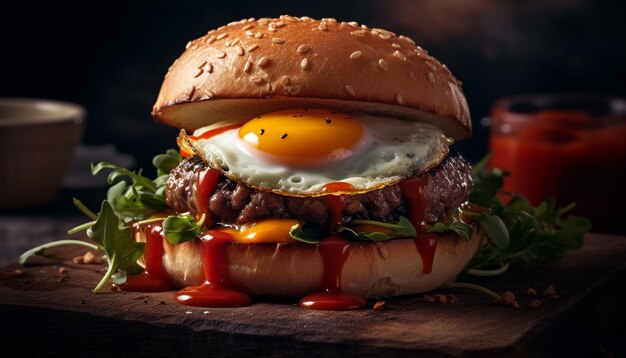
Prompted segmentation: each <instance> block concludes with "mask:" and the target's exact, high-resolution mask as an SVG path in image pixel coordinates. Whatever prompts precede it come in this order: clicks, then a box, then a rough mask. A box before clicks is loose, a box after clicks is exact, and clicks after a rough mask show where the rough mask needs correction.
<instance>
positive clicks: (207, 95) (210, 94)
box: [200, 89, 215, 99]
mask: <svg viewBox="0 0 626 358" xmlns="http://www.w3.org/2000/svg"><path fill="white" fill-rule="evenodd" d="M203 92H204V95H203V96H202V97H200V99H211V98H213V97H215V93H213V91H209V90H207V89H205V90H203Z"/></svg>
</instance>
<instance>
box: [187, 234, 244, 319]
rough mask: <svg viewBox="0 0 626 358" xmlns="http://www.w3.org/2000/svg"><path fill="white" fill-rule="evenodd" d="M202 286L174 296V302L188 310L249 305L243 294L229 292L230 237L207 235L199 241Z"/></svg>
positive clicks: (188, 288) (234, 291)
mask: <svg viewBox="0 0 626 358" xmlns="http://www.w3.org/2000/svg"><path fill="white" fill-rule="evenodd" d="M200 240H201V242H200V245H201V246H200V248H201V252H202V269H203V273H204V283H203V284H201V285H199V286H190V287H185V288H183V289H182V290H180V291H178V292H176V300H177V301H178V302H180V303H182V304H185V305H189V306H202V307H241V306H247V305H249V304H250V302H251V299H250V296H248V295H247V294H246V293H243V292H240V291H237V290H233V289H231V288H229V287H228V286H229V284H230V282H229V281H230V277H229V276H230V275H229V273H228V252H227V251H228V243H229V242H230V241H232V237H231V236H230V235H229V234H227V233H225V232H221V231H208V232H206V233H205V235H204V236H203V237H201V238H200Z"/></svg>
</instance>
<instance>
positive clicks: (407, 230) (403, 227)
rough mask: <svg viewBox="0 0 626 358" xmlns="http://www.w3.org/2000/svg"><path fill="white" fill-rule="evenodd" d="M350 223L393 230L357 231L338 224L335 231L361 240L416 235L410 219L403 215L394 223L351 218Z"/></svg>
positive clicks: (385, 239) (380, 239) (389, 238)
mask: <svg viewBox="0 0 626 358" xmlns="http://www.w3.org/2000/svg"><path fill="white" fill-rule="evenodd" d="M350 224H351V225H373V226H380V227H384V228H387V229H391V230H392V231H393V232H392V233H391V234H386V233H384V232H380V231H375V232H371V233H365V232H357V231H356V230H355V229H354V228H352V227H349V226H339V227H338V228H337V231H338V232H345V233H348V234H350V235H352V236H353V237H355V238H357V239H359V240H363V241H387V240H391V239H393V238H395V237H415V236H416V235H417V231H416V230H415V227H414V226H413V224H411V221H409V219H407V218H405V217H404V216H400V219H399V220H398V222H397V223H395V224H394V223H386V222H382V221H373V220H352V221H351V222H350Z"/></svg>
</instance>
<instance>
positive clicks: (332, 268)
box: [300, 235, 367, 311]
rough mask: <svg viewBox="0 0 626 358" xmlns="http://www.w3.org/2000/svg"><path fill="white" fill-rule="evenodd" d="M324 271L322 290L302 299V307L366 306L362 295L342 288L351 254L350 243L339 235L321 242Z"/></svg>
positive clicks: (315, 308)
mask: <svg viewBox="0 0 626 358" xmlns="http://www.w3.org/2000/svg"><path fill="white" fill-rule="evenodd" d="M318 247H319V252H320V255H321V256H322V262H323V265H324V273H323V276H322V285H321V286H322V287H321V288H322V290H321V291H319V292H315V293H312V294H310V295H307V296H306V297H304V298H302V299H301V300H300V307H302V308H308V309H313V310H335V311H341V310H353V309H359V308H363V307H365V306H366V304H367V302H366V301H365V299H364V298H363V297H361V296H357V295H353V294H350V293H347V292H343V291H342V289H341V271H342V270H343V266H344V264H345V262H346V260H347V259H348V256H349V255H350V243H348V241H346V240H345V239H344V238H342V237H341V236H339V235H332V236H330V237H328V238H326V239H324V240H322V241H321V242H320V243H319V244H318Z"/></svg>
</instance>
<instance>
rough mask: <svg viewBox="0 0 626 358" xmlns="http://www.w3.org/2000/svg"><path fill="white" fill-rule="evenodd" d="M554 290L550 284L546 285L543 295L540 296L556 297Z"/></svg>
mask: <svg viewBox="0 0 626 358" xmlns="http://www.w3.org/2000/svg"><path fill="white" fill-rule="evenodd" d="M556 294H557V293H556V288H554V285H552V284H550V285H548V287H546V289H545V290H544V291H543V295H542V296H554V295H556Z"/></svg>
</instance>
